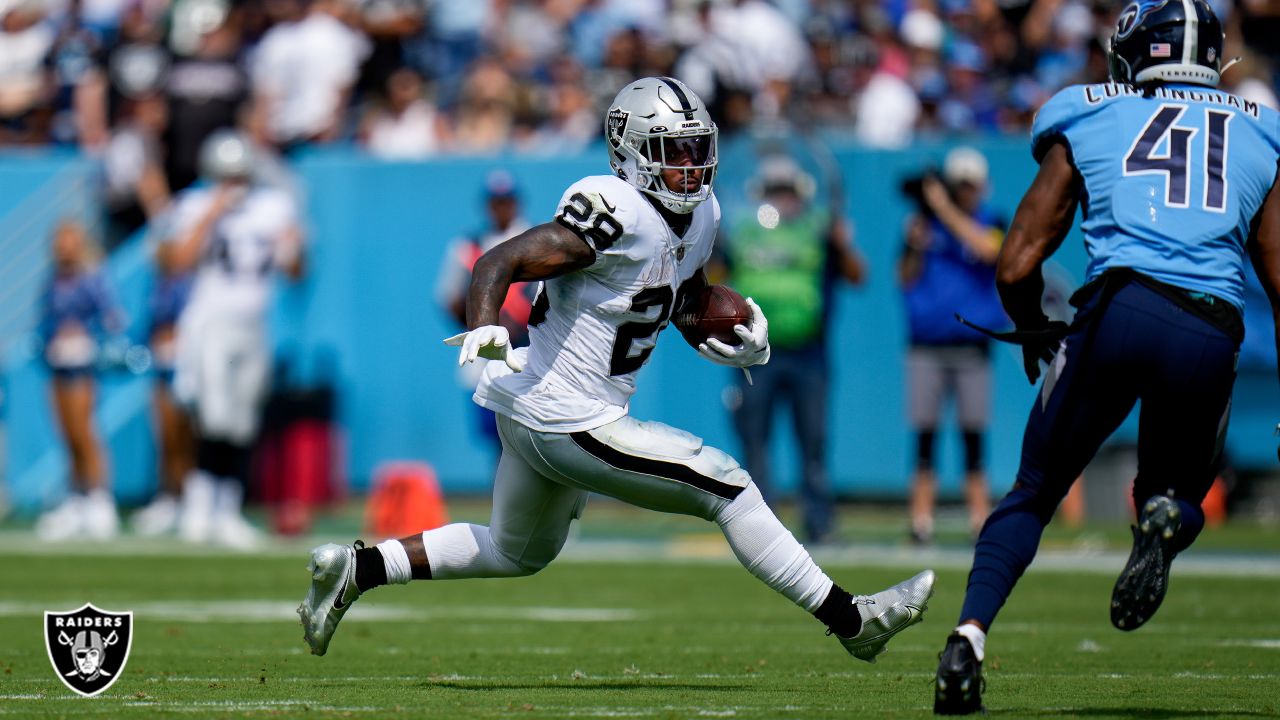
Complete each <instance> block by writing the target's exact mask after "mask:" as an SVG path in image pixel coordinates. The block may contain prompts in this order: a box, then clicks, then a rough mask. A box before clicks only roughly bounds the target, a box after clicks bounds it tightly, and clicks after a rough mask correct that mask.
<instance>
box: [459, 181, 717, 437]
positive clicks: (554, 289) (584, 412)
mask: <svg viewBox="0 0 1280 720" xmlns="http://www.w3.org/2000/svg"><path fill="white" fill-rule="evenodd" d="M555 220H556V222H558V223H560V224H561V225H563V226H564V227H566V228H569V229H570V230H572V231H573V232H574V233H576V234H577V235H578V236H579V237H581V238H582V240H583V241H584V242H586V243H587V244H589V245H590V246H591V247H592V248H593V249H594V250H595V262H594V263H593V264H592V265H590V266H589V267H587V268H584V269H582V270H579V271H577V272H572V273H569V274H567V275H562V276H560V277H557V278H552V279H550V280H546V281H544V282H543V283H542V287H541V288H540V289H539V292H538V299H537V302H536V303H535V306H534V309H533V313H532V315H531V317H530V319H529V343H530V344H529V348H528V349H527V350H523V349H522V350H520V351H519V352H527V353H528V356H527V359H526V363H525V368H524V371H523V372H520V373H512V372H511V371H510V370H508V369H507V367H506V365H505V364H504V363H500V362H495V363H489V365H488V367H487V368H486V371H485V375H484V377H483V378H482V379H481V381H480V384H479V386H478V387H477V388H476V394H475V400H476V402H477V403H479V404H480V405H482V406H484V407H486V408H489V409H490V410H493V411H495V412H498V413H501V414H503V415H507V416H509V417H511V418H513V419H515V420H517V421H519V422H520V423H522V424H524V425H526V426H528V427H530V428H533V429H535V430H540V431H544V432H577V431H579V430H588V429H591V428H594V427H598V426H600V425H604V424H605V423H609V422H612V421H614V420H617V419H618V418H620V417H622V416H623V415H625V414H626V412H627V404H628V402H629V401H630V398H631V395H632V393H634V392H635V376H636V371H638V370H639V369H640V368H641V367H642V366H643V365H644V364H645V362H646V361H648V359H649V355H650V354H651V353H652V352H653V347H654V345H655V344H656V343H657V340H658V333H660V332H661V331H662V329H663V328H664V327H666V325H667V321H668V319H669V318H670V316H671V313H672V310H673V307H674V305H675V302H676V294H677V291H678V290H679V288H680V285H681V283H683V282H685V281H686V280H688V279H689V278H691V277H692V276H693V275H694V273H696V272H697V271H698V269H699V268H701V267H702V266H703V265H704V264H706V262H707V260H708V258H710V256H711V248H712V244H713V243H714V241H715V235H716V228H717V227H718V226H719V223H720V206H719V204H718V203H717V202H716V199H715V197H714V196H711V197H710V199H709V202H703V203H701V204H700V205H698V206H697V207H696V208H695V209H694V211H693V217H692V222H691V224H690V226H689V229H688V230H687V231H686V232H685V234H684V236H683V237H679V236H677V235H676V234H675V232H673V231H672V230H671V229H670V227H668V225H667V222H666V221H665V220H664V219H663V218H662V216H661V215H660V214H659V213H658V211H657V210H656V209H655V208H654V207H653V205H652V204H651V203H650V202H649V201H648V200H647V199H646V198H645V197H644V195H642V194H641V192H640V191H639V190H637V189H636V188H635V187H634V186H632V185H631V184H630V183H628V182H626V181H625V180H622V179H620V178H617V177H614V176H611V175H600V176H592V177H587V178H584V179H582V180H579V181H578V182H576V183H574V184H573V185H572V186H571V187H570V188H569V189H568V190H566V191H565V193H564V196H563V197H562V198H561V199H560V204H559V205H558V206H557V211H556V217H555Z"/></svg>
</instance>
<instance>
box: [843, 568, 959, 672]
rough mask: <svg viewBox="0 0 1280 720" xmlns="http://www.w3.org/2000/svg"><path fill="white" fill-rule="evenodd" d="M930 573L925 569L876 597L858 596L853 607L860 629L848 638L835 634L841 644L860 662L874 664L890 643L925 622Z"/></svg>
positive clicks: (931, 585) (930, 582) (929, 592)
mask: <svg viewBox="0 0 1280 720" xmlns="http://www.w3.org/2000/svg"><path fill="white" fill-rule="evenodd" d="M935 579H936V576H935V575H934V574H933V571H932V570H925V571H924V572H922V573H920V574H919V575H916V576H915V577H913V578H911V579H909V580H904V581H903V582H900V583H898V584H897V585H894V586H893V587H891V588H889V589H888V590H882V591H880V592H878V593H876V594H875V595H857V596H855V597H854V598H853V604H854V605H855V606H856V607H857V608H858V614H859V615H861V616H862V630H860V631H859V632H858V634H857V635H854V636H853V637H851V638H844V637H840V636H839V635H837V636H836V637H837V638H838V639H839V640H840V644H841V645H843V646H844V649H845V650H848V651H849V654H850V655H852V656H854V657H856V658H858V659H859V660H866V661H867V662H875V661H876V656H877V655H879V654H880V653H882V652H884V651H885V646H886V645H888V644H889V640H890V639H891V638H892V637H893V636H894V635H897V634H898V633H900V632H902V631H903V630H906V629H907V628H909V627H911V626H912V625H915V624H916V623H918V622H920V621H921V620H923V619H924V611H925V610H926V609H927V608H928V605H929V598H931V597H933V582H934V580H935Z"/></svg>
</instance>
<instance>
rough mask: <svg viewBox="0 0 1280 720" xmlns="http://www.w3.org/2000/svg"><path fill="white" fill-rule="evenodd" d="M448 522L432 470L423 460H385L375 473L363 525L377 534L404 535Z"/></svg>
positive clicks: (447, 515) (372, 533) (438, 486)
mask: <svg viewBox="0 0 1280 720" xmlns="http://www.w3.org/2000/svg"><path fill="white" fill-rule="evenodd" d="M447 522H449V513H448V511H447V509H446V508H445V502H444V494H443V493H442V492H441V491H440V483H439V482H438V481H437V480H436V473H435V470H434V469H432V467H431V466H430V465H428V464H427V463H424V462H413V461H403V462H388V463H384V464H382V465H381V466H379V467H378V469H377V470H376V471H375V472H374V488H373V493H372V494H371V495H370V496H369V502H368V505H367V506H366V507H365V528H366V530H367V531H368V532H369V534H370V535H374V536H377V537H393V538H398V537H404V536H406V535H412V534H414V533H419V532H422V531H423V530H431V529H432V528H438V527H440V526H441V525H444V524H445V523H447Z"/></svg>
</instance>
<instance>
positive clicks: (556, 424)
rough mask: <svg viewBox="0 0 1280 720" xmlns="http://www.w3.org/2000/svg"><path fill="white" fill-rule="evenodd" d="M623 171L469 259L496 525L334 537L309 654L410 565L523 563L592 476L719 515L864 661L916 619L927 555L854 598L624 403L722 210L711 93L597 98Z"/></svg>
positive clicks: (698, 273) (715, 465)
mask: <svg viewBox="0 0 1280 720" xmlns="http://www.w3.org/2000/svg"><path fill="white" fill-rule="evenodd" d="M605 122H606V127H605V130H606V137H607V139H608V143H609V159H610V165H611V166H612V167H613V171H614V175H607V176H594V177H588V178H584V179H582V180H580V181H578V182H577V183H574V184H573V185H572V186H571V187H570V188H569V189H568V190H567V191H565V193H564V197H563V198H562V199H561V201H560V205H559V210H558V212H557V214H556V217H555V221H554V222H550V223H546V224H543V225H539V226H537V227H534V228H531V229H530V230H527V231H526V232H524V233H521V234H520V235H518V236H516V237H515V238H512V239H511V240H508V241H507V242H505V243H503V244H501V245H498V246H497V247H495V248H494V249H492V250H490V251H489V252H487V253H486V254H485V255H484V256H483V257H481V258H480V260H479V261H478V262H477V263H476V265H475V268H474V271H473V273H472V280H471V286H470V292H469V297H468V302H467V326H468V327H469V328H471V329H470V331H469V332H466V333H463V334H461V335H457V336H455V337H452V338H449V339H448V340H446V343H448V344H449V345H456V346H461V355H460V357H459V364H461V363H464V362H470V361H473V360H475V359H476V358H477V357H484V358H488V359H491V360H503V361H505V362H495V363H489V366H488V368H487V369H486V372H485V375H484V378H483V380H482V381H481V383H480V386H479V387H478V389H477V390H476V395H475V398H476V401H477V402H478V403H480V404H481V405H483V406H485V407H487V408H490V409H492V410H494V411H495V412H496V413H497V415H498V432H499V436H500V438H501V440H502V456H501V459H500V461H499V465H498V470H497V474H496V477H495V479H494V489H493V514H492V517H491V519H490V523H489V525H488V526H487V527H485V526H482V525H472V524H467V523H457V524H453V525H447V526H445V527H441V528H438V529H435V530H429V531H426V532H423V533H421V534H418V535H412V536H410V537H406V538H402V539H400V540H387V541H386V542H383V543H381V544H379V545H378V546H376V547H373V548H365V547H364V546H363V543H360V542H358V541H357V542H356V543H355V544H354V545H345V546H343V545H334V544H329V545H323V546H321V547H318V548H316V549H315V550H313V551H312V554H311V564H310V570H311V589H310V592H308V594H307V597H306V599H305V600H304V601H303V603H302V605H301V606H300V607H299V608H298V614H299V615H300V616H301V617H302V624H303V628H304V636H305V639H306V641H307V643H309V644H310V646H311V652H312V653H314V654H316V655H323V654H324V653H325V652H326V651H327V650H328V647H329V641H330V639H331V638H332V637H333V633H334V631H335V630H336V629H337V626H338V622H339V621H340V620H341V619H342V616H343V615H344V614H345V613H346V611H347V609H348V608H349V607H350V606H351V603H352V602H353V601H355V600H356V598H358V597H359V596H360V594H361V593H363V592H367V591H368V590H369V589H371V588H374V587H377V586H379V585H383V584H386V583H407V582H409V581H410V580H411V579H420V580H454V579H461V578H497V577H516V576H521V575H531V574H533V573H535V572H537V571H539V570H541V569H542V568H544V567H546V565H547V564H548V563H550V562H551V561H552V560H553V559H554V558H555V557H556V555H557V554H558V553H559V552H560V549H561V547H562V546H563V545H564V542H565V538H566V537H567V536H568V533H569V525H570V522H571V521H573V520H574V519H575V518H577V517H579V516H580V515H581V513H582V510H583V506H584V504H585V503H586V500H587V493H589V492H596V493H600V494H602V495H608V496H611V497H614V498H618V499H620V500H623V501H626V502H628V503H631V504H633V505H637V506H640V507H644V508H649V509H652V510H659V511H662V512H671V513H681V514H685V515H694V516H697V517H701V518H704V519H706V520H710V521H712V522H715V523H716V524H717V525H719V526H720V529H721V530H722V531H723V532H724V535H725V538H726V539H727V540H728V541H729V545H730V547H731V548H732V549H733V552H734V554H735V555H736V556H737V557H738V559H739V560H740V561H741V562H742V564H743V565H744V566H745V567H746V568H747V570H748V571H749V572H751V573H752V574H753V575H755V576H756V577H758V578H759V579H760V580H762V581H763V582H765V583H766V584H767V585H769V586H770V587H772V588H773V589H774V590H777V591H778V592H780V593H782V594H783V595H784V596H786V597H787V598H788V599H789V600H791V601H792V602H794V603H795V604H797V605H799V606H800V607H802V608H804V609H805V610H807V611H809V612H810V613H813V614H814V615H815V616H816V617H817V618H818V620H820V621H822V622H823V623H824V624H826V625H827V627H828V628H829V629H830V632H831V633H832V634H835V635H836V636H837V637H838V638H839V639H840V642H841V643H842V644H843V645H844V647H845V649H846V650H848V652H849V653H850V654H852V655H854V656H855V657H857V658H859V659H862V660H867V661H871V660H874V659H875V657H876V655H878V654H879V653H880V652H882V651H883V650H884V648H885V644H886V643H887V642H888V641H889V639H890V638H891V637H892V636H894V635H895V634H897V633H898V632H901V631H902V630H904V629H906V628H907V627H908V626H910V625H912V624H914V623H916V622H918V621H919V620H920V619H921V615H922V613H923V612H924V610H925V604H926V602H927V601H928V599H929V597H930V595H932V592H933V581H934V575H933V572H932V571H928V570H926V571H925V572H922V573H920V574H919V575H916V576H915V577H913V578H911V579H910V580H907V581H905V582H903V583H901V584H899V585H895V586H894V587H892V588H889V589H888V590H885V591H883V592H880V593H877V594H875V595H871V596H862V595H860V596H854V595H852V594H851V593H849V592H847V591H846V590H844V589H843V588H841V587H840V586H839V585H836V584H835V583H834V582H832V581H831V579H830V578H829V577H827V575H826V574H825V573H824V572H823V571H822V570H821V569H820V568H819V567H818V566H817V565H816V564H814V562H813V560H812V559H811V558H810V557H809V553H808V552H806V551H805V549H804V548H803V547H802V546H801V545H800V544H799V543H798V542H796V540H795V538H794V537H792V535H791V533H790V532H788V531H787V529H786V528H785V527H783V525H782V523H780V522H779V521H778V519H777V518H776V517H775V516H774V514H773V511H772V510H770V509H769V507H768V505H766V504H765V502H764V500H763V498H761V496H760V491H759V490H758V489H757V488H756V486H755V485H754V484H753V483H752V482H751V478H750V476H748V475H747V473H746V472H745V471H743V470H742V468H741V467H739V466H738V463H737V462H735V461H734V459H733V458H731V457H729V456H728V455H727V454H725V453H724V452H722V451H720V450H717V449H715V448H712V447H708V446H706V445H704V444H703V443H702V440H701V439H699V438H697V437H695V436H693V435H690V434H689V433H686V432H683V431H680V430H677V429H675V428H672V427H668V426H666V425H663V424H661V423H656V422H642V421H639V420H635V419H633V418H632V417H630V416H629V415H628V414H627V407H628V403H629V401H630V397H631V394H632V393H633V392H634V390H635V380H636V373H637V371H639V370H640V368H641V367H642V366H643V365H644V364H645V361H646V360H648V358H649V355H650V353H651V352H652V351H653V347H654V343H656V342H657V336H658V333H659V332H660V331H661V330H662V328H663V327H665V326H666V324H667V320H668V318H670V317H671V313H672V308H673V307H674V306H676V305H677V304H678V302H679V298H681V297H682V296H685V295H687V294H688V293H690V292H696V291H697V290H698V289H699V288H700V287H701V286H703V285H705V283H706V278H705V276H704V274H703V270H702V268H703V264H704V263H706V261H707V259H708V257H709V256H710V254H711V245H712V242H713V240H714V239H715V235H716V226H717V225H718V223H719V220H720V210H719V205H718V204H717V202H716V199H715V197H714V196H713V195H712V193H711V185H712V180H713V177H714V174H715V169H716V134H717V131H716V126H715V124H714V123H713V122H712V121H711V117H710V115H708V114H707V111H706V109H705V106H704V105H703V103H702V101H701V100H699V99H698V97H697V96H696V95H694V94H693V92H692V91H691V90H689V88H688V87H686V86H685V85H684V84H683V83H681V82H679V81H677V80H672V79H671V78H661V77H654V78H644V79H642V80H637V81H635V82H633V83H631V84H630V85H628V86H626V87H625V88H623V89H622V91H621V92H620V93H619V94H618V96H617V98H616V99H615V100H614V101H613V104H612V106H611V107H610V109H609V111H608V114H607V116H606V121H605ZM536 280H541V281H543V283H542V287H541V289H540V291H539V294H538V299H537V301H536V302H535V306H534V310H533V313H532V315H531V317H530V319H529V328H530V345H529V348H528V349H527V352H526V351H525V350H524V349H521V350H512V348H511V343H510V341H509V337H508V333H507V330H506V329H504V328H503V327H502V326H501V325H499V323H498V309H499V308H500V307H501V306H502V302H503V299H504V298H505V297H506V294H507V289H508V287H509V286H510V285H511V283H513V282H520V281H536ZM748 303H750V304H751V308H752V312H753V314H754V318H753V320H752V323H751V327H750V328H747V327H743V326H739V327H738V328H737V329H736V332H737V334H738V336H739V337H740V338H741V343H740V344H739V345H737V346H729V345H726V344H723V343H719V342H718V341H715V340H710V341H708V344H709V345H710V346H709V347H708V346H707V345H703V346H702V347H701V348H700V353H701V354H702V355H703V356H704V357H706V358H707V359H709V360H711V361H713V362H716V363H720V364H723V365H729V366H736V367H743V368H745V367H748V366H751V365H758V364H763V363H765V362H767V361H768V359H769V340H768V325H767V323H766V321H765V318H764V315H763V314H762V313H761V312H760V309H759V308H758V307H756V306H755V304H754V303H752V302H751V301H748Z"/></svg>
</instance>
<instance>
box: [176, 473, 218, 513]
mask: <svg viewBox="0 0 1280 720" xmlns="http://www.w3.org/2000/svg"><path fill="white" fill-rule="evenodd" d="M214 493H215V486H214V481H213V477H212V476H210V475H209V474H208V473H206V472H204V471H203V470H192V471H191V473H190V474H188V475H187V478H186V480H185V481H183V483H182V503H183V505H186V506H188V507H190V508H191V510H192V511H193V512H200V513H202V514H207V513H208V512H209V510H208V508H211V507H212V506H213V499H214Z"/></svg>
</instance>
